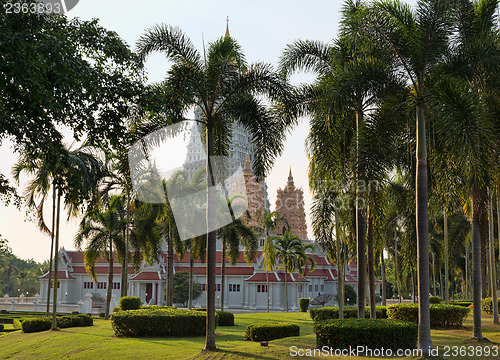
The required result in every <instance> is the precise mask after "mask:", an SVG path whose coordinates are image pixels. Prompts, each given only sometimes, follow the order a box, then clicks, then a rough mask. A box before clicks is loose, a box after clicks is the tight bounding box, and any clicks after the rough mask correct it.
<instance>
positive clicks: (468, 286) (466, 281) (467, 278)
mask: <svg viewBox="0 0 500 360" xmlns="http://www.w3.org/2000/svg"><path fill="white" fill-rule="evenodd" d="M469 267H470V266H469V246H468V245H467V243H466V244H465V297H466V298H467V299H470V297H469V294H470V292H469V288H470V281H469V279H470V274H469V272H470V269H469Z"/></svg>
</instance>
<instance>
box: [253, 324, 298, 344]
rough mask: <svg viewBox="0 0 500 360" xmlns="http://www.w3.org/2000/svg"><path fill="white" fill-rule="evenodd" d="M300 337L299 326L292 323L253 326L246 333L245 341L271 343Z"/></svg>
mask: <svg viewBox="0 0 500 360" xmlns="http://www.w3.org/2000/svg"><path fill="white" fill-rule="evenodd" d="M299 335H300V328H299V325H297V324H290V323H260V324H251V325H248V326H247V329H246V331H245V339H246V340H252V341H271V340H275V339H282V338H285V337H290V336H299Z"/></svg>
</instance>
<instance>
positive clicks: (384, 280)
mask: <svg viewBox="0 0 500 360" xmlns="http://www.w3.org/2000/svg"><path fill="white" fill-rule="evenodd" d="M380 271H381V273H382V306H386V305H387V278H386V275H385V260H384V249H382V251H381V252H380Z"/></svg>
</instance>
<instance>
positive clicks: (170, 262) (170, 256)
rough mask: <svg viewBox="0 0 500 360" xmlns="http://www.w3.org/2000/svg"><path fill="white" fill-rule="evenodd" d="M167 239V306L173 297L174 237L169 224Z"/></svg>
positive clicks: (170, 303) (171, 303)
mask: <svg viewBox="0 0 500 360" xmlns="http://www.w3.org/2000/svg"><path fill="white" fill-rule="evenodd" d="M169 228H170V230H169V239H168V241H167V289H166V302H167V306H172V305H173V299H174V244H173V242H174V239H173V236H174V235H173V233H172V226H171V225H170V226H169Z"/></svg>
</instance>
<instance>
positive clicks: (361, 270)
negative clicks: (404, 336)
mask: <svg viewBox="0 0 500 360" xmlns="http://www.w3.org/2000/svg"><path fill="white" fill-rule="evenodd" d="M363 117H364V114H363V110H362V109H361V106H360V104H358V109H357V110H356V132H357V152H358V154H357V159H358V165H357V171H356V180H357V181H356V200H355V201H356V250H357V264H358V318H359V319H363V318H364V317H365V303H366V258H365V257H366V217H365V215H364V213H363V209H362V208H363V204H362V202H361V191H360V188H359V187H360V185H361V181H362V180H364V179H362V176H361V169H360V166H359V144H360V131H361V129H362V128H363V127H364V118H363Z"/></svg>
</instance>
